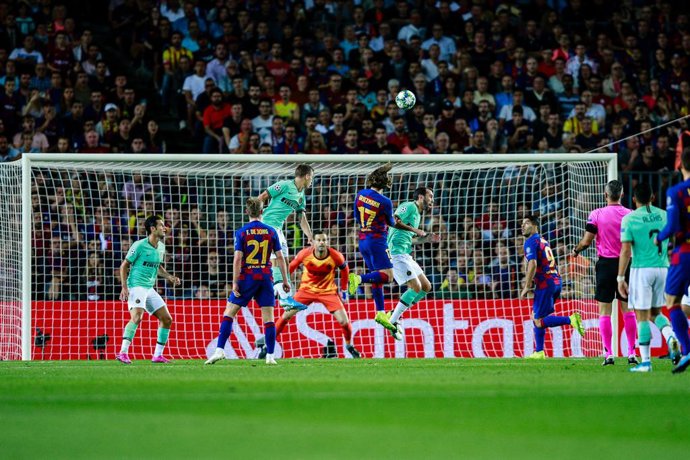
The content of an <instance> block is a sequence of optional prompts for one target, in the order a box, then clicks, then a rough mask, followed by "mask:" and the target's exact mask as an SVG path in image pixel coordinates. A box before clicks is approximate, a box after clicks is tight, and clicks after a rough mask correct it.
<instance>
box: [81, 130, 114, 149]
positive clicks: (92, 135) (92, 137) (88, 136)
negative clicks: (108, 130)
mask: <svg viewBox="0 0 690 460" xmlns="http://www.w3.org/2000/svg"><path fill="white" fill-rule="evenodd" d="M84 140H85V144H84V146H83V147H81V148H80V149H79V153H110V149H109V148H108V147H106V146H104V145H101V143H100V136H99V135H98V132H96V130H95V129H93V128H92V129H90V130H88V131H86V132H85V133H84Z"/></svg>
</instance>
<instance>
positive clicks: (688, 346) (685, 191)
mask: <svg viewBox="0 0 690 460" xmlns="http://www.w3.org/2000/svg"><path fill="white" fill-rule="evenodd" d="M680 168H681V169H680V170H681V172H682V173H683V182H681V183H680V184H678V185H676V186H674V187H671V188H670V189H669V190H668V192H667V195H666V196H667V203H666V212H667V218H668V219H667V222H666V226H665V227H664V228H663V230H661V232H660V233H659V234H658V235H657V236H656V238H655V239H654V242H655V244H657V245H658V246H660V247H662V246H661V242H662V241H664V240H665V239H668V238H669V237H671V236H672V235H674V236H675V242H674V246H673V252H672V253H671V266H670V267H669V269H668V276H667V277H666V289H665V292H666V306H667V307H668V309H669V316H670V317H671V325H672V326H673V332H675V334H676V338H677V339H678V341H679V342H680V346H681V350H682V353H683V357H682V358H681V360H680V362H679V363H678V365H677V366H676V367H675V368H674V369H673V373H674V374H675V373H678V372H683V371H684V370H685V369H687V368H688V366H690V336H688V318H687V316H686V315H687V314H690V310H686V311H683V308H682V307H681V301H682V299H683V294H685V293H688V295H690V292H688V286H690V148H686V149H685V150H683V154H682V155H681V166H680ZM662 248H663V247H662Z"/></svg>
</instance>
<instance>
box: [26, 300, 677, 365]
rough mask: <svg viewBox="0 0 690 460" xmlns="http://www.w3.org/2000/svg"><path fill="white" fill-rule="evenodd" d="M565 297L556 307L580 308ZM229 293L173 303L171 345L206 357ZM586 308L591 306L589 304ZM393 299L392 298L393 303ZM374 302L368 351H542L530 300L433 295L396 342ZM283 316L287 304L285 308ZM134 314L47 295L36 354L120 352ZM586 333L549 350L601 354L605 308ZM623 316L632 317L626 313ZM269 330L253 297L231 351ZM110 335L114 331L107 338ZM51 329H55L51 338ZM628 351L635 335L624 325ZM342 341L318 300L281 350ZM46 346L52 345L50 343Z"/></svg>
mask: <svg viewBox="0 0 690 460" xmlns="http://www.w3.org/2000/svg"><path fill="white" fill-rule="evenodd" d="M573 302H574V301H572V300H568V301H563V302H562V309H559V307H561V306H559V305H557V307H556V311H567V308H568V307H570V308H572V307H573ZM589 303H591V301H576V302H575V305H579V306H580V307H583V308H582V310H585V311H590V312H591V311H594V309H593V308H592V306H591V305H585V304H589ZM224 306H225V301H224V300H207V301H200V300H178V301H170V302H169V303H168V307H169V309H170V312H171V314H172V316H173V319H174V322H173V326H172V330H171V334H170V341H169V342H168V346H167V348H166V353H167V354H168V355H169V356H170V357H171V358H173V359H200V358H204V359H205V358H206V357H207V355H208V353H209V352H212V351H213V350H214V349H215V339H216V336H217V334H218V321H219V319H220V316H221V314H222V311H223V308H224ZM584 307H586V308H584ZM389 308H392V305H390V304H389V305H387V309H389ZM373 313H374V305H373V302H372V301H369V300H366V301H363V300H358V301H351V302H350V303H349V304H348V314H349V316H350V319H351V321H352V329H353V342H354V344H355V345H356V346H357V347H358V348H359V349H360V351H362V353H363V355H364V356H365V357H368V358H370V357H377V358H393V357H396V358H405V357H407V358H484V357H488V358H510V357H522V356H525V355H529V354H530V353H531V352H532V351H533V330H532V323H531V320H530V313H531V308H530V302H529V301H520V300H514V299H505V300H501V299H493V300H428V301H424V302H422V304H421V305H419V306H417V307H415V308H413V309H412V310H410V311H408V312H407V313H406V314H405V317H404V321H403V325H404V328H405V339H404V340H403V341H401V342H396V341H395V340H394V339H393V338H392V337H391V336H390V335H389V333H388V332H387V331H385V330H384V329H383V328H382V327H380V326H378V325H377V324H376V323H375V322H374V320H373V316H374V315H373ZM279 314H282V310H281V309H279V308H277V309H276V315H279ZM128 320H129V314H128V313H127V309H126V306H125V304H124V303H122V302H119V301H83V302H74V301H72V302H63V301H37V302H34V308H33V321H32V323H33V331H38V330H40V331H41V336H40V337H39V340H36V339H34V341H33V344H34V349H33V353H32V359H99V358H103V357H105V358H106V359H112V358H113V357H114V355H115V353H116V351H117V349H118V347H119V344H120V341H121V335H122V327H123V326H124V324H125V323H126V322H127V321H128ZM583 320H584V325H585V328H586V331H587V332H586V334H585V338H584V339H583V338H581V337H580V336H579V334H577V333H574V331H573V329H572V328H570V327H563V328H553V329H549V331H548V332H547V334H546V352H547V355H548V356H553V357H570V356H576V357H577V356H585V355H586V356H598V355H599V353H598V352H596V350H598V349H599V347H600V345H599V344H600V341H599V332H598V329H597V327H598V320H597V318H596V316H591V317H590V316H588V315H587V314H585V315H584V318H583ZM619 324H622V321H620V323H619ZM157 326H158V325H157V321H156V320H155V318H152V317H147V318H145V319H144V321H143V322H142V324H141V325H140V327H139V330H138V331H137V335H136V337H135V340H134V343H133V345H132V348H131V350H130V356H131V357H133V358H135V359H144V358H150V357H151V353H152V350H153V348H154V346H155V337H156V328H157ZM261 335H263V327H262V325H261V312H260V310H259V309H258V307H256V306H254V305H252V306H250V307H248V308H245V309H243V310H242V311H241V312H240V313H239V314H238V317H237V320H236V324H235V327H234V328H233V334H232V335H231V337H230V340H229V341H228V345H227V346H226V349H225V351H226V355H227V357H228V358H246V357H250V358H251V357H254V356H255V355H256V350H255V347H254V341H255V340H256V338H257V337H259V336H261ZM106 336H107V338H106ZM46 337H49V338H47V339H46ZM618 337H619V338H620V340H621V349H625V334H622V328H621V329H620V330H619V331H618ZM329 340H332V341H333V342H334V343H335V344H337V353H338V356H339V357H345V356H348V357H349V355H348V354H347V353H346V352H345V351H344V346H343V345H342V335H341V330H340V327H339V326H338V324H337V322H336V321H335V319H334V318H333V317H332V316H331V315H330V314H328V312H327V311H326V309H325V307H323V306H322V305H320V304H312V305H311V306H310V307H309V309H308V310H306V311H304V312H301V313H299V314H298V315H297V317H296V318H293V320H292V321H291V322H290V323H289V324H288V325H287V326H286V328H285V330H284V331H283V333H282V334H280V336H279V337H278V345H277V348H276V356H278V357H283V358H300V357H304V358H318V357H321V356H323V354H324V347H325V346H326V345H327V343H328V341H329ZM663 342H664V341H663V339H662V337H661V334H660V333H659V331H658V330H657V329H656V328H653V338H652V351H653V354H654V355H655V356H658V355H663V354H665V353H666V346H665V344H664V343H663ZM38 344H42V345H43V346H42V347H40V346H38Z"/></svg>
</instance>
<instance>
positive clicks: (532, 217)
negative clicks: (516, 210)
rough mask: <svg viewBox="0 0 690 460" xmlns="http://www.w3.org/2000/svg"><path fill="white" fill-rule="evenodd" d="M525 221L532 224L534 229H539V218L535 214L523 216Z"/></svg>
mask: <svg viewBox="0 0 690 460" xmlns="http://www.w3.org/2000/svg"><path fill="white" fill-rule="evenodd" d="M525 219H527V220H529V221H530V222H532V225H534V226H535V227H539V216H537V215H536V214H529V215H527V216H525Z"/></svg>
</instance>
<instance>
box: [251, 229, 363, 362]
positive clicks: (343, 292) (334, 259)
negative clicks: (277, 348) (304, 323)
mask: <svg viewBox="0 0 690 460" xmlns="http://www.w3.org/2000/svg"><path fill="white" fill-rule="evenodd" d="M313 242H314V245H313V246H312V247H308V248H304V249H302V250H301V251H300V252H299V253H298V254H297V257H295V259H294V260H293V261H292V262H290V273H293V272H294V271H295V270H297V267H299V266H300V265H303V266H304V272H303V273H302V281H301V283H300V286H299V290H298V291H297V294H295V297H294V299H295V300H296V301H298V302H301V303H303V304H304V305H309V304H312V303H314V302H318V303H321V304H323V305H324V306H325V307H326V308H327V309H328V311H329V312H330V313H331V314H332V315H333V316H335V319H336V320H337V321H338V324H340V327H341V328H342V329H343V338H344V339H345V348H346V349H347V351H348V352H350V355H352V357H353V358H360V357H361V354H360V352H359V350H357V349H356V348H355V346H354V345H352V325H351V324H350V319H349V318H348V316H347V312H346V311H345V304H344V303H345V302H347V280H348V275H349V273H350V270H349V268H348V266H347V262H345V257H344V256H343V255H342V254H341V253H340V252H338V251H336V250H335V249H333V248H331V247H329V246H328V235H327V234H326V233H325V232H323V231H319V232H315V233H313ZM336 270H340V294H339V293H338V285H337V284H336V282H335V273H336ZM297 313H298V310H288V311H286V312H285V313H283V316H282V317H281V318H280V319H279V320H278V321H276V337H277V336H278V335H279V334H280V332H281V331H282V330H283V329H284V328H285V325H286V324H287V322H288V321H290V318H292V317H293V316H295V315H296V314H297ZM257 346H259V347H260V348H261V351H260V353H259V358H261V355H262V354H263V353H264V345H263V337H262V338H261V339H259V340H258V341H257Z"/></svg>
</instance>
